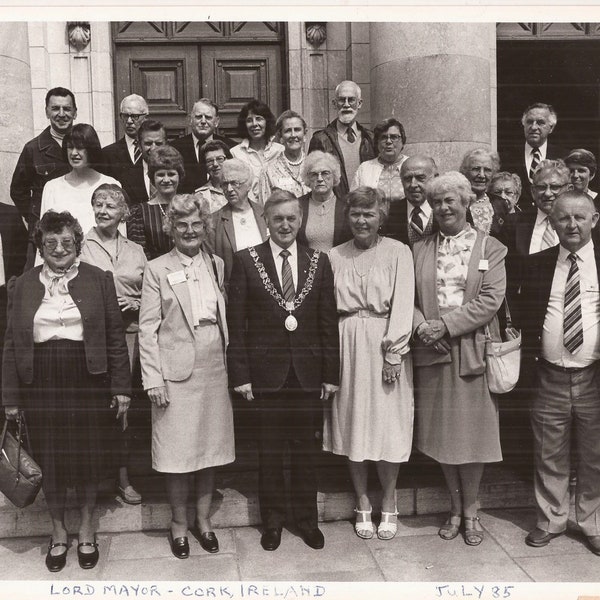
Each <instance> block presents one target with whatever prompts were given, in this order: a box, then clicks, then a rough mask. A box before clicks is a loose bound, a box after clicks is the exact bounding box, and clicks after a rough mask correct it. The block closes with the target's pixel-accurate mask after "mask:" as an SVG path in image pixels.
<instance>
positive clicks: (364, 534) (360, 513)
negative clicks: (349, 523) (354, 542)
mask: <svg viewBox="0 0 600 600" xmlns="http://www.w3.org/2000/svg"><path fill="white" fill-rule="evenodd" d="M372 511H373V509H372V508H370V509H369V510H358V508H355V509H354V512H355V513H356V521H355V522H354V531H355V532H356V535H357V536H358V537H359V538H362V539H363V540H370V539H371V538H372V537H373V532H374V530H373V522H372V521H371V512H372ZM358 517H362V519H363V520H362V521H359V520H358Z"/></svg>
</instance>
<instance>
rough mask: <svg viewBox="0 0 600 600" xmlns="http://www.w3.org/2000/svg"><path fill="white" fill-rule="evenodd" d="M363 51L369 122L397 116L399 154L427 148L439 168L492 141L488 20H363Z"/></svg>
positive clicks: (492, 27) (492, 65)
mask: <svg viewBox="0 0 600 600" xmlns="http://www.w3.org/2000/svg"><path fill="white" fill-rule="evenodd" d="M370 55H371V114H372V123H373V125H375V124H376V123H377V122H378V121H381V120H382V119H384V118H386V117H390V116H393V117H396V118H397V119H398V120H399V121H401V122H402V124H403V125H404V127H405V129H406V135H407V145H406V148H405V153H406V154H408V155H411V154H416V153H426V154H430V155H431V156H433V157H434V158H435V160H436V162H437V164H438V167H439V169H440V172H442V171H447V170H450V169H453V170H455V169H458V167H459V165H460V160H461V158H462V155H463V154H464V153H465V152H466V151H467V150H469V149H472V148H477V147H486V148H490V147H491V146H492V143H493V142H494V139H495V135H494V133H495V129H494V128H493V127H492V122H494V123H495V120H496V115H495V106H496V105H495V98H494V102H493V103H492V98H491V89H490V88H491V86H490V83H491V80H492V79H493V75H494V69H495V25H494V24H493V23H371V24H370ZM492 110H493V111H494V114H492Z"/></svg>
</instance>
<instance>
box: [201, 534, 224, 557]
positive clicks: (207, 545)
mask: <svg viewBox="0 0 600 600" xmlns="http://www.w3.org/2000/svg"><path fill="white" fill-rule="evenodd" d="M198 539H199V541H200V545H201V546H202V548H204V550H206V551H207V552H210V553H211V554H214V553H215V552H218V551H219V540H218V539H217V536H216V535H215V532H214V531H207V532H206V533H201V534H200V536H199V538H198Z"/></svg>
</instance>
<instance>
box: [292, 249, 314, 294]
mask: <svg viewBox="0 0 600 600" xmlns="http://www.w3.org/2000/svg"><path fill="white" fill-rule="evenodd" d="M297 248H298V284H297V285H296V296H297V295H298V294H299V293H300V291H301V290H302V288H303V287H304V284H305V283H306V279H307V277H308V269H309V267H310V258H311V256H312V253H310V252H309V251H308V248H305V247H304V246H297Z"/></svg>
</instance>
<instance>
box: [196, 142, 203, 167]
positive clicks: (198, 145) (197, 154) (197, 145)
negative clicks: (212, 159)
mask: <svg viewBox="0 0 600 600" xmlns="http://www.w3.org/2000/svg"><path fill="white" fill-rule="evenodd" d="M200 148H202V142H201V141H200V140H198V141H197V142H196V149H197V152H196V156H197V157H198V163H200Z"/></svg>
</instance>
